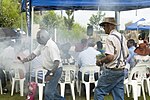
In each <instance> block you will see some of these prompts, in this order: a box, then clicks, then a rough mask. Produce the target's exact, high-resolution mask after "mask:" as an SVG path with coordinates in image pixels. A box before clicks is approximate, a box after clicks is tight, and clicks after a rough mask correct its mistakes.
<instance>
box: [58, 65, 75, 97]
mask: <svg viewBox="0 0 150 100" xmlns="http://www.w3.org/2000/svg"><path fill="white" fill-rule="evenodd" d="M63 73H64V74H62V77H61V79H60V81H59V84H60V89H61V96H63V97H64V93H65V85H66V84H69V85H70V87H71V93H72V98H73V100H75V91H74V87H75V75H76V66H75V65H64V66H63Z"/></svg>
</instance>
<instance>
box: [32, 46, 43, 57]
mask: <svg viewBox="0 0 150 100" xmlns="http://www.w3.org/2000/svg"><path fill="white" fill-rule="evenodd" d="M41 48H42V46H41V45H38V46H37V48H36V49H35V50H34V51H33V53H34V54H35V55H36V56H39V55H40V54H41Z"/></svg>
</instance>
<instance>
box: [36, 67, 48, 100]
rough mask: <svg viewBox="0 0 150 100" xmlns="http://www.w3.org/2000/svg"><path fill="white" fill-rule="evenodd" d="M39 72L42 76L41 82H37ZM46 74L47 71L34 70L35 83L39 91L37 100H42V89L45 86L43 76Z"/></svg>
mask: <svg viewBox="0 0 150 100" xmlns="http://www.w3.org/2000/svg"><path fill="white" fill-rule="evenodd" d="M39 72H41V74H42V82H38V73H39ZM46 73H47V70H45V69H42V68H39V69H36V73H35V82H36V83H37V85H38V89H39V100H43V87H44V86H45V75H46Z"/></svg>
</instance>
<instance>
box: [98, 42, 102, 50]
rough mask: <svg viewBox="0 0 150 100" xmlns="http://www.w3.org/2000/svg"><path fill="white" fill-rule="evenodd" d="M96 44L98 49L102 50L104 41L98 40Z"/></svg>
mask: <svg viewBox="0 0 150 100" xmlns="http://www.w3.org/2000/svg"><path fill="white" fill-rule="evenodd" d="M96 45H97V49H98V50H101V49H102V48H103V43H102V42H101V41H97V42H96Z"/></svg>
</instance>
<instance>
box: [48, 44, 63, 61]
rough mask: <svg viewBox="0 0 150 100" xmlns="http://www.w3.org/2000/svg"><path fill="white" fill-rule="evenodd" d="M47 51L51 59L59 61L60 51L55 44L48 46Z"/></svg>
mask: <svg viewBox="0 0 150 100" xmlns="http://www.w3.org/2000/svg"><path fill="white" fill-rule="evenodd" d="M48 51H49V55H50V58H51V59H52V61H55V60H59V61H61V58H60V51H59V49H58V47H56V46H54V47H48Z"/></svg>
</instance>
